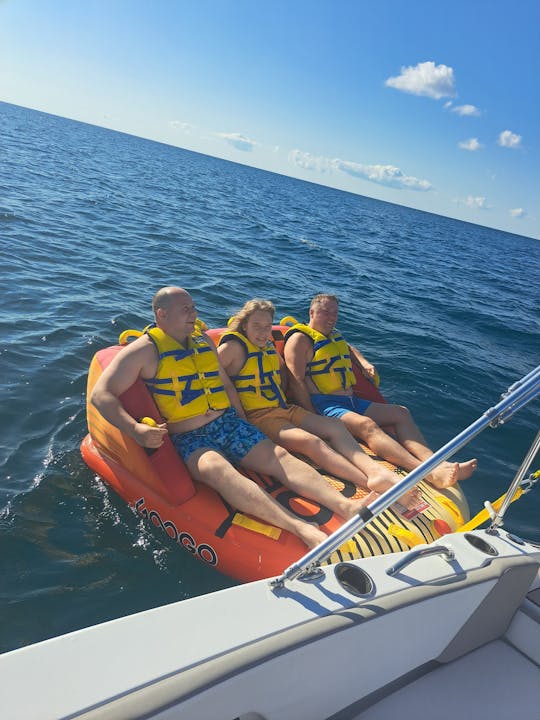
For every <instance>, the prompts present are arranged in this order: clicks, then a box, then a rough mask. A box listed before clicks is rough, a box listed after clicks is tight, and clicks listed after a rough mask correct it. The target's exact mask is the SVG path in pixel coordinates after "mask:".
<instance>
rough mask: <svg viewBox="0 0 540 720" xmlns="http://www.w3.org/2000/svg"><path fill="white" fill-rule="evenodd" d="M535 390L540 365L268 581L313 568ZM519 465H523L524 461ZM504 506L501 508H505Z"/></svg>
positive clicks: (537, 389) (538, 389)
mask: <svg viewBox="0 0 540 720" xmlns="http://www.w3.org/2000/svg"><path fill="white" fill-rule="evenodd" d="M539 394H540V365H539V366H538V367H536V368H535V369H534V370H532V371H531V372H530V373H528V374H527V375H525V376H524V377H523V378H521V380H518V381H517V382H515V383H514V384H513V385H511V386H510V387H509V388H508V390H507V391H506V392H505V393H503V395H502V398H501V400H500V401H499V402H498V403H497V404H496V405H494V406H493V407H491V408H489V409H488V410H486V412H484V414H483V415H481V416H480V417H479V418H478V420H475V422H473V423H472V424H471V425H469V426H468V427H467V428H465V430H463V431H462V432H460V433H459V435H456V437H454V438H453V439H452V440H450V442H448V443H446V445H444V446H443V447H442V448H440V449H439V450H437V451H436V452H435V453H434V454H433V455H432V456H431V457H430V458H428V460H425V461H424V462H423V463H422V464H421V465H419V466H418V467H417V468H415V469H414V470H412V471H411V472H410V473H409V474H408V475H407V476H406V477H404V478H403V480H400V481H399V482H398V483H396V484H395V485H394V486H393V487H391V488H390V489H388V490H387V491H386V492H385V493H383V494H382V495H381V496H380V497H378V498H377V499H376V500H374V501H373V502H372V503H370V504H369V505H368V506H366V507H364V508H362V509H361V510H360V512H359V513H358V515H356V516H355V517H353V518H351V519H350V520H348V521H347V522H346V523H344V524H343V525H342V526H341V527H340V528H338V530H336V531H335V532H333V533H332V534H331V535H329V536H328V537H327V538H326V540H324V541H323V542H322V543H321V544H320V545H318V546H317V547H315V548H313V549H312V550H310V551H309V552H308V553H306V554H305V555H304V556H303V557H302V558H300V560H297V561H296V562H295V563H293V564H292V565H289V567H288V568H286V569H285V570H284V571H283V573H282V574H281V575H280V576H279V577H278V578H275V579H274V580H271V581H270V582H271V584H272V585H274V586H277V587H279V586H282V585H283V583H284V582H285V580H293V579H294V578H296V577H298V576H299V575H301V574H303V573H306V572H308V571H310V570H314V569H315V568H316V567H317V566H318V565H319V564H320V563H321V562H322V561H323V560H325V559H326V558H328V557H329V556H330V555H331V554H332V553H333V552H334V551H335V550H337V549H338V548H339V547H340V546H341V545H343V543H344V542H346V541H347V540H349V539H350V538H351V537H352V536H353V535H354V534H355V533H357V532H358V531H359V530H362V528H364V527H365V526H366V525H367V524H368V523H369V522H371V521H372V520H373V519H374V518H376V517H377V516H378V515H380V514H381V513H382V512H384V511H385V510H386V509H387V508H388V507H390V505H392V504H393V503H394V502H396V500H398V499H399V497H401V495H403V493H404V492H406V491H407V490H409V489H410V488H412V487H413V486H414V485H416V484H417V483H418V482H419V481H420V480H422V479H423V478H425V477H426V475H429V473H430V472H431V471H432V470H433V469H434V468H436V467H437V465H439V464H440V463H441V462H443V461H444V460H446V459H447V458H449V457H451V456H452V455H454V454H455V453H456V452H457V451H458V450H460V449H461V448H462V447H464V446H465V445H467V444H468V443H469V442H471V440H472V439H473V438H474V437H476V436H477V435H478V434H479V433H481V432H482V431H483V430H485V429H486V427H488V426H491V427H494V428H496V427H498V426H499V425H502V424H503V423H505V422H506V421H507V420H508V419H509V418H510V417H511V416H512V415H513V414H514V413H515V412H517V411H518V410H520V409H521V408H522V407H524V406H525V405H526V404H527V403H529V402H531V401H532V400H534V399H535V398H536V397H537V396H538V395H539ZM537 449H538V448H537ZM533 459H534V456H533V457H531V458H530V462H529V465H530V463H531V462H532V460H533ZM522 467H525V462H524V464H523V466H522ZM524 472H525V471H524ZM518 475H519V472H518ZM517 477H518V476H516V478H517ZM514 482H515V481H514ZM508 496H509V497H512V494H511V493H508ZM506 507H507V506H506ZM506 507H505V508H504V510H506ZM502 510H503V508H502V507H501V509H500V511H499V514H500V513H501V511H502ZM503 514H504V512H503ZM499 524H500V523H499Z"/></svg>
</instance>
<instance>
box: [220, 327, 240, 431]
mask: <svg viewBox="0 0 540 720" xmlns="http://www.w3.org/2000/svg"><path fill="white" fill-rule="evenodd" d="M214 352H216V351H214ZM216 356H217V359H218V362H219V374H220V377H221V382H222V383H223V387H224V388H225V392H226V393H227V395H228V396H229V400H230V401H231V405H232V406H233V408H234V409H235V410H236V412H237V413H238V414H239V415H240V417H241V418H244V420H245V419H246V413H245V410H244V408H243V407H242V403H241V402H240V398H239V397H238V393H237V392H236V388H235V387H234V385H233V383H232V382H231V379H230V375H236V374H237V373H238V372H239V370H240V368H241V367H242V366H243V364H244V363H245V356H244V349H243V347H242V346H241V345H240V343H238V342H235V341H229V342H226V343H223V344H222V345H220V346H219V347H218V349H217V352H216Z"/></svg>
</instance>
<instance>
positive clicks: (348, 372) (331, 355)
mask: <svg viewBox="0 0 540 720" xmlns="http://www.w3.org/2000/svg"><path fill="white" fill-rule="evenodd" d="M295 332H301V333H303V334H304V335H306V336H307V337H309V338H310V339H311V340H312V342H313V353H314V354H313V359H312V360H311V362H309V363H307V366H306V374H307V375H308V377H310V378H311V380H313V382H314V384H315V387H316V388H317V390H318V391H319V392H320V393H322V394H323V395H331V394H332V393H335V392H336V391H338V390H348V389H349V388H350V387H352V386H353V385H354V384H355V382H356V378H355V375H354V372H353V369H352V362H351V355H350V351H349V346H348V344H347V343H346V342H345V340H344V339H343V337H342V335H341V334H340V333H339V332H338V331H337V330H332V332H331V333H330V335H323V334H322V333H320V332H319V331H318V330H314V329H313V328H312V327H310V326H309V325H304V324H303V323H297V324H296V325H293V326H292V327H291V328H290V329H289V330H287V332H286V333H285V342H287V340H288V339H289V338H290V337H291V335H293V334H294V333H295Z"/></svg>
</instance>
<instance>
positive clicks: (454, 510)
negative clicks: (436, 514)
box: [435, 495, 465, 532]
mask: <svg viewBox="0 0 540 720" xmlns="http://www.w3.org/2000/svg"><path fill="white" fill-rule="evenodd" d="M435 500H436V501H437V502H438V503H439V505H442V506H443V507H444V508H446V509H447V510H448V511H449V512H450V514H451V515H453V517H454V520H455V521H456V525H457V526H458V527H459V526H460V525H463V523H464V522H465V518H464V517H463V515H462V514H461V511H460V509H459V508H458V506H457V505H456V503H455V502H453V501H452V500H450V498H447V497H446V495H437V496H436V498H435ZM456 532H457V529H456Z"/></svg>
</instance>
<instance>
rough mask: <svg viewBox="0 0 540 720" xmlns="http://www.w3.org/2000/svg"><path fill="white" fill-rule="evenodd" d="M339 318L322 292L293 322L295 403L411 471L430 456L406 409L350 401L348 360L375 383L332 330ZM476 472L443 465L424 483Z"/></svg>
mask: <svg viewBox="0 0 540 720" xmlns="http://www.w3.org/2000/svg"><path fill="white" fill-rule="evenodd" d="M337 318H338V299H337V297H336V296H335V295H330V294H326V293H320V294H318V295H315V297H314V298H313V299H312V301H311V304H310V307H309V323H308V324H303V323H297V324H296V325H293V327H292V328H290V329H289V330H288V331H287V333H286V334H285V347H284V358H285V362H286V364H287V367H288V369H289V371H290V373H291V375H292V383H291V389H292V390H293V394H294V398H295V400H296V401H297V402H298V403H299V404H300V405H301V406H302V407H304V408H306V409H308V410H311V411H313V412H318V413H320V414H321V415H324V416H325V417H331V418H336V419H337V418H339V419H340V420H341V421H342V422H343V423H344V425H345V426H346V427H347V428H348V429H349V430H350V432H351V433H352V434H353V435H354V436H355V437H356V438H358V439H360V440H362V441H363V442H365V443H366V445H367V446H368V447H369V448H370V449H371V450H372V451H373V452H374V453H376V454H377V455H379V457H382V458H384V459H385V460H388V461H389V462H391V463H394V464H395V465H398V466H399V467H402V468H404V469H405V470H409V471H411V470H414V468H416V467H418V465H420V463H422V462H423V461H424V460H427V459H428V458H430V457H431V456H432V455H433V451H432V450H430V449H429V447H428V445H427V443H426V440H425V439H424V436H423V435H422V433H421V432H420V430H419V428H418V426H417V425H416V423H415V422H414V420H413V418H412V416H411V413H410V412H409V410H408V409H407V408H406V407H404V406H402V405H392V404H390V403H376V402H370V401H368V400H362V399H360V398H357V397H355V396H354V394H353V390H352V386H353V385H354V382H355V378H354V373H353V370H352V360H351V355H352V356H354V358H355V360H356V362H357V363H358V364H359V365H360V367H361V368H362V370H363V374H364V375H365V376H366V377H368V378H373V377H374V375H375V368H374V366H373V365H372V364H371V363H370V362H368V361H367V360H366V358H365V357H364V356H363V355H362V353H361V352H360V351H359V350H357V349H356V348H355V347H353V346H351V345H348V343H347V342H346V341H345V339H344V338H343V337H342V336H341V334H340V333H339V331H337V330H336V329H335V325H336V322H337ZM381 425H382V426H387V425H393V426H394V428H395V431H396V436H397V440H395V439H394V438H393V437H391V436H390V435H388V434H387V433H386V432H384V430H383V429H382V428H381ZM476 467H477V461H476V459H473V460H468V461H467V462H463V463H457V462H454V463H451V462H443V463H441V464H440V465H439V466H438V467H436V468H435V470H433V472H432V473H431V475H430V476H429V477H428V478H427V480H429V481H430V482H431V484H432V485H434V486H435V487H437V488H445V487H449V486H451V485H454V484H455V483H456V482H457V481H458V480H465V479H466V478H468V477H469V476H470V475H472V473H473V472H474V471H475V470H476Z"/></svg>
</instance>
